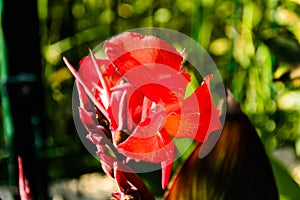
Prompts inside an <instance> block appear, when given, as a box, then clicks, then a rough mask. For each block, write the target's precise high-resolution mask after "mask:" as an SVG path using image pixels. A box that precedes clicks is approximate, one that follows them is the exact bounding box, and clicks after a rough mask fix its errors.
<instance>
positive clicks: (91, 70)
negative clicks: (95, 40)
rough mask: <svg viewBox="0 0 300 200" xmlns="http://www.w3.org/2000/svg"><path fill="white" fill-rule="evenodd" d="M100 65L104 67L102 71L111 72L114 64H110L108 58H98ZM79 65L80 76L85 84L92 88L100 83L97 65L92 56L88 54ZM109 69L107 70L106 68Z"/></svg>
mask: <svg viewBox="0 0 300 200" xmlns="http://www.w3.org/2000/svg"><path fill="white" fill-rule="evenodd" d="M96 62H97V64H98V66H99V67H100V68H102V69H100V71H102V73H106V72H108V73H110V74H111V71H112V70H113V69H112V66H111V65H110V61H109V60H106V59H96ZM79 64H80V66H79V71H78V74H79V76H80V78H81V79H82V80H83V82H84V84H85V85H86V86H87V87H88V88H89V89H90V90H92V88H94V87H95V85H97V84H99V77H98V74H97V72H96V70H95V66H94V63H93V60H92V58H91V57H90V56H86V57H84V58H82V59H81V61H80V63H79ZM106 69H107V70H106Z"/></svg>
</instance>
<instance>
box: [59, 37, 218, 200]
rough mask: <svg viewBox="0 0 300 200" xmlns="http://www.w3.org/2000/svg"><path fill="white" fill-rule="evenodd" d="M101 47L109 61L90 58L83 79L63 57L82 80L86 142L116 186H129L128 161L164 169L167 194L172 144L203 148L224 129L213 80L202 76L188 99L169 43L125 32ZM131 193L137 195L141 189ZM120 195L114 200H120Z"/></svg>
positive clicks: (185, 80)
mask: <svg viewBox="0 0 300 200" xmlns="http://www.w3.org/2000/svg"><path fill="white" fill-rule="evenodd" d="M103 48H104V51H105V53H106V55H107V58H101V59H99V58H95V56H94V55H93V52H92V51H90V56H87V57H84V58H83V59H82V60H81V62H80V68H79V71H78V72H77V71H76V70H75V69H74V67H73V66H72V65H71V64H70V63H69V62H68V60H67V59H66V58H64V61H65V63H66V65H67V67H68V68H69V69H70V71H71V72H72V73H73V75H74V76H75V78H76V85H77V90H78V94H79V100H80V105H79V114H80V118H81V121H82V122H83V125H84V126H85V128H86V129H87V131H88V132H89V133H90V134H89V135H88V139H89V140H91V141H92V142H93V143H94V144H95V145H96V146H97V148H98V156H99V158H100V160H101V162H102V168H103V169H104V171H105V172H106V173H107V174H109V175H110V176H112V177H115V178H116V179H118V180H117V183H118V185H119V188H123V187H125V186H126V185H128V183H127V184H123V183H125V182H126V181H125V182H124V181H123V182H122V181H121V182H120V180H125V179H126V177H127V178H128V177H131V176H129V175H128V173H125V172H124V173H123V172H122V173H121V172H120V171H121V170H120V166H123V165H124V164H120V163H126V162H128V160H135V161H145V162H150V163H160V164H161V168H162V187H163V188H165V187H166V186H167V184H168V180H169V176H170V173H171V169H172V163H173V161H174V160H175V158H176V155H177V148H176V145H175V143H174V141H173V138H176V139H180V138H191V139H193V140H196V141H198V142H204V141H205V139H206V138H207V136H208V135H209V134H210V133H211V132H213V131H215V130H219V129H221V122H220V120H219V110H218V109H217V108H216V106H215V105H214V103H213V100H212V97H211V93H210V87H209V85H210V81H211V79H212V78H213V77H212V75H208V76H206V77H204V79H203V83H202V84H201V86H199V87H198V88H197V89H196V90H195V91H194V92H193V93H192V94H191V95H189V96H186V89H187V87H188V84H189V83H190V81H191V78H190V75H189V74H186V73H184V72H183V66H182V62H183V56H182V54H180V53H178V52H177V51H176V49H175V48H174V47H173V46H171V45H169V44H168V43H167V42H166V41H164V40H161V39H159V38H157V37H154V36H144V35H141V34H139V33H133V32H125V33H122V34H120V35H118V36H116V37H113V38H111V39H110V40H108V41H106V42H105V43H104V46H103ZM91 102H92V103H91ZM107 148H109V149H110V150H111V151H112V152H113V154H114V156H111V154H109V151H108V150H107ZM118 166H119V167H118ZM121 168H122V167H121ZM118 177H119V178H118ZM134 180H136V179H134ZM118 181H119V182H118ZM124 185H125V186H124ZM131 186H132V188H131V189H132V191H135V190H136V189H137V188H138V187H137V188H135V187H134V186H133V184H131ZM124 191H125V190H121V193H124ZM121 193H120V194H119V193H116V194H115V198H117V199H118V198H120V199H121V196H120V195H121ZM135 194H136V193H135Z"/></svg>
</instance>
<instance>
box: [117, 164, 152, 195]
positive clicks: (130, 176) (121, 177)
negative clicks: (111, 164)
mask: <svg viewBox="0 0 300 200" xmlns="http://www.w3.org/2000/svg"><path fill="white" fill-rule="evenodd" d="M115 164H116V165H115V172H114V173H115V179H116V181H117V184H118V186H119V188H120V191H121V192H122V193H123V194H125V195H126V194H128V195H132V196H133V197H134V199H147V200H148V199H149V200H154V197H153V195H152V194H151V192H150V191H149V190H148V188H147V187H146V185H145V184H144V182H143V181H142V180H141V179H140V178H139V177H138V176H137V175H136V174H135V173H134V172H131V170H130V169H129V168H128V167H126V166H125V165H123V164H122V163H115ZM125 168H126V171H124V170H122V169H125ZM120 169H121V170H120ZM117 197H119V195H117Z"/></svg>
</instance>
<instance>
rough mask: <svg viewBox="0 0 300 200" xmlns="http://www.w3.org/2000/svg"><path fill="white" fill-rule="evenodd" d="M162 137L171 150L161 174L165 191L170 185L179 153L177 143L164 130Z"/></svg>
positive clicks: (163, 163) (162, 166) (162, 163)
mask: <svg viewBox="0 0 300 200" xmlns="http://www.w3.org/2000/svg"><path fill="white" fill-rule="evenodd" d="M162 137H163V141H164V144H165V145H168V146H169V149H170V152H169V157H168V159H167V160H165V161H163V162H161V172H162V174H161V186H162V189H165V188H166V187H167V185H168V183H169V179H170V176H171V172H172V166H173V162H174V160H175V157H176V155H177V153H178V152H177V148H176V146H175V143H174V142H173V141H172V139H171V138H170V137H168V134H167V133H166V132H165V131H164V130H162Z"/></svg>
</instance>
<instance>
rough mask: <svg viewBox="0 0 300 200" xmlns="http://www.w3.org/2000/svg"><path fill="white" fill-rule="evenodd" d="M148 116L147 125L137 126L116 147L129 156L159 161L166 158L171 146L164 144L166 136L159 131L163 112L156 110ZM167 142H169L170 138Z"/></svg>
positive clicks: (154, 161)
mask: <svg viewBox="0 0 300 200" xmlns="http://www.w3.org/2000/svg"><path fill="white" fill-rule="evenodd" d="M149 118H150V119H151V121H150V123H149V125H146V126H144V125H143V126H140V125H139V126H137V127H136V129H135V131H134V132H133V133H132V134H131V135H130V136H129V137H128V138H127V139H126V140H125V141H124V142H122V143H120V144H119V145H118V149H119V151H120V153H122V154H124V155H126V156H128V157H130V158H134V159H137V160H144V161H148V162H153V163H160V162H163V161H166V160H168V158H169V156H170V152H172V151H173V146H172V145H166V138H165V137H162V134H161V133H160V132H159V131H160V129H161V125H162V124H163V123H164V119H165V114H164V112H163V111H161V112H158V113H156V114H155V115H154V116H153V115H152V114H150V115H149ZM166 137H169V136H166ZM168 142H169V143H171V142H172V141H171V139H169V141H168Z"/></svg>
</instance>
